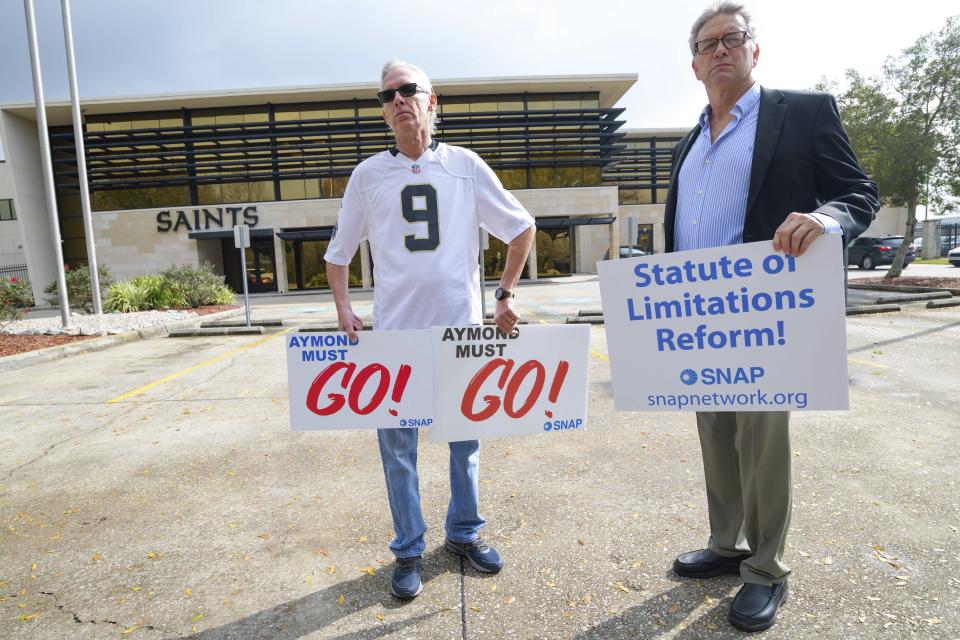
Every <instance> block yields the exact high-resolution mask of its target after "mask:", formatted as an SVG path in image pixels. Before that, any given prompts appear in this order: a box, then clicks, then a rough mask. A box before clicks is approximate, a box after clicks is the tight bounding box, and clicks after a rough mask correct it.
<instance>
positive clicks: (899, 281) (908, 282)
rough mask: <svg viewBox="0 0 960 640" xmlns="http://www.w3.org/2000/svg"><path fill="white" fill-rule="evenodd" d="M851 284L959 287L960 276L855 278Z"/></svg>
mask: <svg viewBox="0 0 960 640" xmlns="http://www.w3.org/2000/svg"><path fill="white" fill-rule="evenodd" d="M850 283H851V284H886V285H898V286H901V287H929V288H931V289H960V278H921V277H919V276H900V277H899V278H857V279H856V280H853V279H851V280H850Z"/></svg>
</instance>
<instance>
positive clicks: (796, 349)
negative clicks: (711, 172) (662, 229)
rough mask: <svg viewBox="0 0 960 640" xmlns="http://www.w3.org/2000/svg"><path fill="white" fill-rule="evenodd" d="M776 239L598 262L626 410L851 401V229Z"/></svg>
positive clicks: (617, 388) (825, 405) (810, 406)
mask: <svg viewBox="0 0 960 640" xmlns="http://www.w3.org/2000/svg"><path fill="white" fill-rule="evenodd" d="M771 244H772V243H771V242H769V241H763V242H752V243H748V244H741V245H731V246H726V247H717V248H713V249H703V250H699V251H683V252H677V253H669V254H663V255H656V256H644V257H640V258H632V259H625V260H610V261H605V262H600V263H598V264H597V271H598V273H599V276H600V295H601V299H602V304H603V315H604V321H605V324H606V332H607V346H608V349H609V353H610V368H611V376H612V382H613V394H614V403H615V406H616V408H617V409H618V410H621V411H623V410H627V411H631V410H632V411H676V410H686V411H781V410H783V411H785V410H807V411H810V410H835V409H847V408H848V393H847V353H846V333H845V311H844V309H845V303H844V291H843V268H844V267H843V257H842V256H843V249H842V246H841V238H840V236H839V235H827V236H823V237H821V238H819V239H817V241H816V242H814V243H813V245H811V247H810V248H809V249H808V250H807V252H806V253H805V254H804V255H803V256H801V257H791V256H787V255H785V254H783V253H780V252H775V251H773V249H772V247H771Z"/></svg>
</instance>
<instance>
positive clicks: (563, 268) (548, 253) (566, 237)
mask: <svg viewBox="0 0 960 640" xmlns="http://www.w3.org/2000/svg"><path fill="white" fill-rule="evenodd" d="M535 241H536V243H537V275H539V276H540V277H542V278H549V277H551V276H568V275H570V265H571V264H572V263H573V256H572V254H571V243H570V227H566V228H561V229H538V230H537V234H536V236H535Z"/></svg>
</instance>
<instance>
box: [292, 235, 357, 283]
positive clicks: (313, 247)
mask: <svg viewBox="0 0 960 640" xmlns="http://www.w3.org/2000/svg"><path fill="white" fill-rule="evenodd" d="M329 244H330V242H329V241H328V240H285V241H284V251H285V253H286V256H287V286H288V287H289V288H290V290H291V291H295V290H298V289H301V284H302V288H303V289H327V288H329V286H330V285H329V282H328V281H327V265H326V262H325V261H324V259H323V254H324V253H326V251H327V246H328V245H329ZM347 284H348V286H351V287H359V286H362V284H363V279H362V275H361V268H360V252H359V251H357V252H356V253H355V254H354V256H353V259H352V260H351V261H350V266H349V268H348V269H347Z"/></svg>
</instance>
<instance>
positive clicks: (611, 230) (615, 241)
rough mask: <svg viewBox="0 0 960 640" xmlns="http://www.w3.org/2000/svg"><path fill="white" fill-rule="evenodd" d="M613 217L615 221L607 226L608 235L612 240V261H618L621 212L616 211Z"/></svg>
mask: <svg viewBox="0 0 960 640" xmlns="http://www.w3.org/2000/svg"><path fill="white" fill-rule="evenodd" d="M611 215H612V216H613V217H614V221H613V222H611V223H610V224H609V225H607V233H608V234H609V238H610V259H611V260H616V259H617V258H619V257H620V212H619V211H614V212H613V213H612V214H611Z"/></svg>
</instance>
